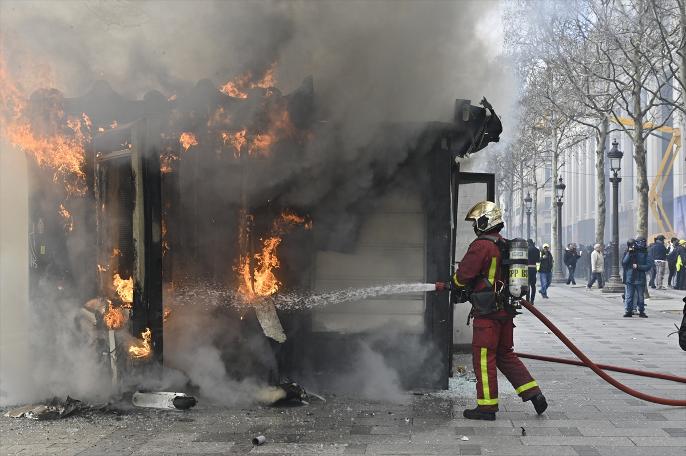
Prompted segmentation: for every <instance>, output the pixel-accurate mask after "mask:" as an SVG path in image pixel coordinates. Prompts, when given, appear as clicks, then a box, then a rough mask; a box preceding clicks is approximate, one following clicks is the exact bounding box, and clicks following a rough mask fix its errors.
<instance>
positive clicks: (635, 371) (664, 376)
mask: <svg viewBox="0 0 686 456" xmlns="http://www.w3.org/2000/svg"><path fill="white" fill-rule="evenodd" d="M515 355H517V356H518V357H520V358H528V359H537V360H539V361H548V362H550V363H560V364H571V365H573V366H584V367H589V366H586V365H585V364H584V363H582V362H581V361H576V360H573V359H569V358H557V357H555V356H542V355H532V354H530V353H515ZM596 366H598V367H599V368H601V369H602V370H604V371H615V372H621V373H623V374H631V375H638V376H640V377H651V378H659V379H661V380H669V381H672V382H679V383H686V377H677V376H676V375H669V374H661V373H659V372H648V371H642V370H638V369H628V368H626V367H619V366H610V365H609V364H596Z"/></svg>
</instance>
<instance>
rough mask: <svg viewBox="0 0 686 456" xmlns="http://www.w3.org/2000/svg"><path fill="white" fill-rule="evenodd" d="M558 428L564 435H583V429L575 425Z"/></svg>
mask: <svg viewBox="0 0 686 456" xmlns="http://www.w3.org/2000/svg"><path fill="white" fill-rule="evenodd" d="M557 429H558V430H559V431H560V435H564V436H565V437H577V436H580V435H581V431H579V429H578V428H575V427H560V428H557Z"/></svg>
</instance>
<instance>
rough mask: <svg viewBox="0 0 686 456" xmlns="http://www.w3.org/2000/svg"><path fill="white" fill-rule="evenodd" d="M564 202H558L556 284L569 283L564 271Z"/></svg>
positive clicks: (554, 275)
mask: <svg viewBox="0 0 686 456" xmlns="http://www.w3.org/2000/svg"><path fill="white" fill-rule="evenodd" d="M562 204H563V203H562V201H561V200H559V199H558V200H557V246H556V247H557V258H554V261H555V264H556V265H557V267H556V268H555V273H554V274H553V282H555V283H562V282H567V277H566V276H565V272H564V269H562V265H563V263H564V262H563V261H562V257H563V256H564V249H563V248H562Z"/></svg>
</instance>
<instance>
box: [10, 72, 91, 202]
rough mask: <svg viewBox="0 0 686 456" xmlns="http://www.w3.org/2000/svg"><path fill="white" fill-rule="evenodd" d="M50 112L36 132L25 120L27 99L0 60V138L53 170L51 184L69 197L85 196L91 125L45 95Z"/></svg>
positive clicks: (34, 126)
mask: <svg viewBox="0 0 686 456" xmlns="http://www.w3.org/2000/svg"><path fill="white" fill-rule="evenodd" d="M46 98H48V99H49V100H48V101H49V102H51V110H50V111H49V112H48V113H47V117H46V118H45V120H44V122H43V123H44V124H45V125H43V124H41V128H40V132H39V131H38V129H37V125H34V124H33V123H32V121H31V120H29V117H28V112H27V111H28V106H27V104H26V100H27V99H28V97H27V96H26V94H25V93H23V91H22V90H21V88H20V87H19V85H18V84H17V83H15V82H14V81H13V80H12V78H11V77H10V75H9V73H8V71H7V70H6V68H5V65H4V62H3V61H2V60H0V117H1V120H2V122H0V136H3V137H5V138H6V139H7V140H8V141H9V143H10V144H12V145H13V146H14V147H17V148H18V149H20V150H22V151H23V152H24V153H26V154H27V155H29V156H30V157H32V158H33V159H34V160H35V161H36V163H37V164H38V165H39V166H41V167H45V168H51V169H52V170H54V173H53V181H54V182H61V183H62V184H63V185H64V187H65V189H66V191H67V193H68V194H70V195H77V196H83V195H85V193H86V175H85V173H84V171H83V167H84V164H85V145H86V144H87V143H88V142H89V141H90V138H91V127H92V123H91V122H90V119H89V118H88V116H86V115H85V114H82V115H81V117H73V116H69V115H68V114H66V113H65V112H64V110H63V109H62V108H61V106H60V100H59V99H58V98H57V97H56V96H54V95H52V94H50V93H48V94H47V95H46Z"/></svg>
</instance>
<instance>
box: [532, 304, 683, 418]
mask: <svg viewBox="0 0 686 456" xmlns="http://www.w3.org/2000/svg"><path fill="white" fill-rule="evenodd" d="M521 303H522V305H523V306H524V307H525V308H526V309H527V310H528V311H529V312H531V313H532V314H534V315H535V316H536V318H538V319H539V320H541V322H542V323H543V324H544V325H546V326H547V327H548V329H550V330H551V331H552V332H553V333H554V334H555V335H556V336H557V337H558V338H559V339H560V340H561V341H562V343H563V344H565V345H566V346H567V348H569V349H570V350H571V351H572V353H574V354H575V355H576V356H577V357H578V358H579V359H580V360H581V361H582V362H583V364H584V365H585V366H586V367H588V368H590V369H591V370H593V372H595V373H596V374H597V375H598V376H599V377H600V378H602V379H603V380H605V381H606V382H608V383H609V384H610V385H612V386H614V387H615V388H617V389H618V390H620V391H623V392H625V393H627V394H629V395H631V396H634V397H636V398H638V399H643V400H644V401H648V402H654V403H656V404H662V405H671V406H675V407H686V400H679V399H665V398H663V397H657V396H651V395H649V394H644V393H641V392H640V391H636V390H635V389H632V388H629V387H628V386H626V385H624V384H622V383H620V382H618V381H617V380H615V379H614V378H612V377H611V376H610V375H608V374H607V373H606V372H605V371H603V369H602V368H601V367H600V366H599V365H597V364H595V363H594V362H593V361H591V360H590V359H589V358H588V356H586V355H584V353H583V352H582V351H581V350H579V349H578V348H577V346H576V345H574V344H573V343H572V341H570V340H569V339H568V338H567V336H565V335H564V334H563V333H562V331H560V329H559V328H558V327H557V326H555V325H554V324H553V323H552V322H551V321H550V320H548V318H547V317H546V316H545V315H543V314H542V313H541V311H540V310H538V309H537V308H536V307H534V305H533V304H531V303H530V302H528V301H526V300H522V301H521ZM607 367H610V366H607ZM621 369H623V368H621ZM608 370H617V369H608ZM626 370H632V369H625V371H626ZM620 372H621V371H620ZM638 372H640V371H638ZM626 373H632V372H626ZM644 374H646V373H642V374H641V375H644ZM658 375H663V374H658ZM648 376H655V375H648ZM669 377H671V376H669ZM656 378H664V377H656ZM675 378H680V377H675ZM667 380H673V379H671V378H670V379H667ZM682 380H683V379H681V380H675V381H682Z"/></svg>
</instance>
